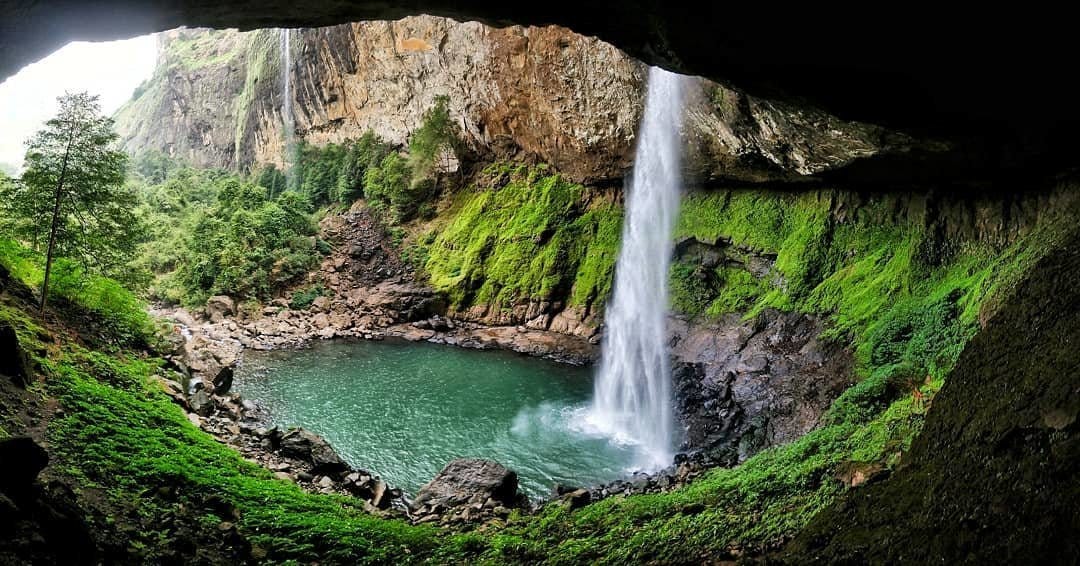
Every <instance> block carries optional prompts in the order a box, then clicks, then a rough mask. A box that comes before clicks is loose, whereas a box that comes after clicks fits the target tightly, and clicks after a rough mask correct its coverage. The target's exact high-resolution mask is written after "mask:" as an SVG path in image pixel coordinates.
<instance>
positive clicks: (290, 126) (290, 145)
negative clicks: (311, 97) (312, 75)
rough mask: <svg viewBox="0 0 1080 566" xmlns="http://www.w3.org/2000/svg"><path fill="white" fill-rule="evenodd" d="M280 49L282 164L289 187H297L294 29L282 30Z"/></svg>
mask: <svg viewBox="0 0 1080 566" xmlns="http://www.w3.org/2000/svg"><path fill="white" fill-rule="evenodd" d="M280 31H281V34H280V42H281V43H280V50H281V61H282V64H281V83H282V86H281V90H282V92H283V95H282V97H283V98H282V101H281V129H282V130H284V134H285V155H284V156H282V159H281V161H282V166H283V168H284V173H285V184H286V186H287V187H288V188H296V183H295V171H294V167H295V166H296V159H295V157H296V155H295V154H296V139H295V138H296V120H295V118H294V117H293V97H292V50H291V49H290V42H289V40H290V38H291V35H292V30H290V29H289V28H283V29H281V30H280Z"/></svg>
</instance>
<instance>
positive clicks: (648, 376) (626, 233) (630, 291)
mask: <svg viewBox="0 0 1080 566" xmlns="http://www.w3.org/2000/svg"><path fill="white" fill-rule="evenodd" d="M684 80H685V79H684V77H682V76H680V75H677V74H674V73H670V72H667V71H665V70H663V69H659V68H656V67H653V68H651V69H650V70H649V86H648V93H647V95H646V99H645V113H644V116H643V117H642V122H641V128H640V130H639V133H638V145H637V153H636V155H635V159H634V171H633V175H632V178H631V181H630V185H629V191H628V193H627V196H626V216H625V220H624V221H623V233H622V245H621V248H620V251H619V258H618V262H617V264H616V270H615V291H614V296H613V297H612V299H611V303H610V304H609V305H608V309H607V315H606V320H605V327H606V330H605V335H604V343H603V354H602V360H601V364H600V369H599V372H598V374H597V377H596V382H595V394H594V399H593V405H592V407H591V409H590V411H589V414H588V417H587V418H588V421H589V423H590V424H591V425H592V426H593V427H595V428H596V429H598V430H599V431H601V432H602V433H604V434H606V435H607V436H609V437H611V438H613V439H614V440H616V441H617V442H625V443H629V444H634V445H636V446H637V449H638V462H637V464H638V466H640V467H641V468H642V469H645V470H657V469H660V468H663V467H665V466H667V465H669V464H670V463H671V461H672V458H673V448H672V445H673V429H674V425H673V420H672V419H673V417H672V399H671V367H670V365H671V363H670V360H669V358H668V356H669V353H668V348H667V343H666V341H667V326H666V325H667V310H668V270H669V267H670V263H671V253H672V245H671V234H672V230H673V228H674V224H675V220H676V218H677V216H678V213H679V191H680V189H681V184H682V181H681V175H680V170H681V159H682V142H681V140H680V137H679V130H680V127H681V124H682V107H683V81H684Z"/></svg>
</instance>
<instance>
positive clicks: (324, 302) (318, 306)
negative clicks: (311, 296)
mask: <svg viewBox="0 0 1080 566" xmlns="http://www.w3.org/2000/svg"><path fill="white" fill-rule="evenodd" d="M329 306H330V299H328V298H326V297H324V296H318V297H315V300H314V301H311V310H313V311H315V312H325V311H326V309H327V307H329Z"/></svg>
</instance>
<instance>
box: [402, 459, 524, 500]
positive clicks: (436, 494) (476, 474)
mask: <svg viewBox="0 0 1080 566" xmlns="http://www.w3.org/2000/svg"><path fill="white" fill-rule="evenodd" d="M473 497H479V498H480V499H479V500H480V501H485V500H486V499H488V498H491V499H493V500H495V501H497V502H499V503H500V504H502V505H503V506H506V507H515V506H519V505H520V504H521V503H522V501H521V497H520V496H519V494H518V479H517V473H515V472H514V471H513V470H510V469H507V468H506V467H505V466H503V465H501V464H499V463H497V462H493V461H491V460H482V459H472V458H463V459H459V460H454V461H452V462H450V463H449V464H447V465H446V467H445V468H443V469H442V471H441V472H439V473H438V475H436V476H435V478H434V479H432V480H431V481H430V482H428V483H427V484H426V485H425V486H423V487H422V488H420V491H418V492H417V494H416V498H415V499H413V502H412V506H413V508H419V507H421V506H424V505H431V506H435V505H441V506H444V507H447V508H452V507H457V506H461V505H466V504H468V503H469V501H470V499H472V498H473Z"/></svg>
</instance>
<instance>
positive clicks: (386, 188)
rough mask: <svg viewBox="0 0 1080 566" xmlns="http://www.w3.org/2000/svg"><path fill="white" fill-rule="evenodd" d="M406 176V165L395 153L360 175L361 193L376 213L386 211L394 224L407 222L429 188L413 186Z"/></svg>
mask: <svg viewBox="0 0 1080 566" xmlns="http://www.w3.org/2000/svg"><path fill="white" fill-rule="evenodd" d="M410 176H411V173H410V171H409V162H408V161H407V160H406V159H405V158H404V157H402V156H401V155H399V154H397V153H390V154H388V155H387V156H386V157H384V158H383V160H382V161H381V162H380V163H379V165H378V166H377V167H370V168H368V169H367V171H365V172H364V194H365V196H367V198H368V202H370V203H371V205H372V206H373V207H374V208H375V209H376V210H381V211H386V212H388V213H389V214H390V217H391V219H393V220H394V221H396V222H402V221H404V220H408V219H409V218H412V216H413V215H414V214H415V213H416V210H417V207H418V205H419V203H420V202H421V201H422V200H424V199H425V198H426V197H427V190H428V188H429V187H428V186H426V185H423V184H420V185H414V184H413V183H412V182H411V180H410Z"/></svg>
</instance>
